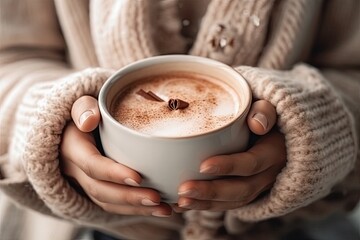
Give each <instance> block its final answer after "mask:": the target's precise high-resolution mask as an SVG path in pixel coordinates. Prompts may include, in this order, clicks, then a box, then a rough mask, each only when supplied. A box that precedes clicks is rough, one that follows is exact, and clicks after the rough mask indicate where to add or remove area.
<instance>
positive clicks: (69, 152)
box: [60, 96, 172, 217]
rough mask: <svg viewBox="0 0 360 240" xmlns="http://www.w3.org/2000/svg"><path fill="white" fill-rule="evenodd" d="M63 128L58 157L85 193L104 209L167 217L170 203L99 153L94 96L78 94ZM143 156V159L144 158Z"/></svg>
mask: <svg viewBox="0 0 360 240" xmlns="http://www.w3.org/2000/svg"><path fill="white" fill-rule="evenodd" d="M71 116H72V119H73V122H69V123H68V124H67V126H66V128H65V130H64V133H63V137H62V143H61V149H60V155H61V156H60V157H61V167H62V171H63V173H64V174H65V175H67V176H69V177H71V178H72V179H75V180H76V182H77V183H78V184H79V185H80V186H81V188H82V189H83V190H84V191H85V193H86V194H87V195H88V197H89V198H90V199H91V200H92V201H93V202H94V203H96V204H97V205H99V206H100V207H101V208H102V209H104V210H105V211H107V212H111V213H116V214H123V215H146V216H151V215H152V216H158V217H166V216H170V215H171V212H172V210H171V207H170V206H169V205H167V204H165V203H161V202H160V195H159V193H158V192H156V191H155V190H152V189H149V188H143V187H140V183H141V180H142V179H141V176H140V175H139V174H138V173H137V172H136V171H134V170H132V169H130V168H128V167H126V166H124V165H122V164H120V163H117V162H115V161H113V160H111V159H109V158H107V157H104V156H102V155H101V153H100V152H99V150H98V149H97V147H96V144H95V139H94V136H93V134H92V133H91V132H92V131H93V130H94V129H95V128H96V127H97V126H98V124H99V122H100V112H99V108H98V105H97V100H96V99H95V98H93V97H90V96H83V97H81V98H79V99H78V100H77V101H76V102H75V103H74V104H73V106H72V111H71ZM144 160H146V159H144Z"/></svg>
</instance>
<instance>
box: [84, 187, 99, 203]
mask: <svg viewBox="0 0 360 240" xmlns="http://www.w3.org/2000/svg"><path fill="white" fill-rule="evenodd" d="M87 192H88V194H89V195H90V196H92V197H93V198H95V199H97V200H98V201H101V195H100V194H99V191H98V189H97V187H96V185H95V184H93V183H89V184H87Z"/></svg>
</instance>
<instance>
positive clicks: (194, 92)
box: [112, 72, 239, 137]
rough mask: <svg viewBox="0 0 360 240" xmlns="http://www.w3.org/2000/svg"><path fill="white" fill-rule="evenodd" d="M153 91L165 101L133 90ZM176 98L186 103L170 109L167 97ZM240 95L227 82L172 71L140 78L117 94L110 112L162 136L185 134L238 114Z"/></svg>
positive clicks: (207, 128)
mask: <svg viewBox="0 0 360 240" xmlns="http://www.w3.org/2000/svg"><path fill="white" fill-rule="evenodd" d="M140 89H143V90H144V91H152V92H154V93H155V94H156V95H157V96H159V97H160V98H162V99H163V100H164V102H157V101H151V100H147V99H145V98H144V97H142V96H140V95H138V94H136V92H138V91H139V90H140ZM170 98H179V99H182V100H184V101H186V102H188V103H189V107H187V108H186V109H181V110H170V109H169V108H168V107H167V101H168V100H169V99H170ZM238 109H239V97H238V95H237V94H236V92H235V90H234V89H232V88H231V87H230V86H228V85H227V84H225V83H223V82H221V81H219V80H216V79H214V78H211V77H207V76H204V75H200V74H195V73H186V72H172V73H168V74H163V75H158V76H151V77H148V78H146V79H141V80H139V81H137V82H135V83H134V84H132V85H130V86H129V87H128V88H127V89H126V90H125V91H124V92H122V93H121V94H120V96H119V97H118V99H117V102H116V103H115V105H114V108H113V110H112V115H113V116H114V118H115V119H116V120H117V121H119V122H120V123H121V124H123V125H125V126H127V127H129V128H132V129H134V130H137V131H139V132H142V133H145V134H149V135H153V136H162V137H184V136H190V135H197V134H201V133H205V132H209V131H212V130H215V129H218V128H221V127H222V126H224V125H226V124H227V123H229V122H230V121H232V120H233V119H234V118H235V117H236V116H237V115H238Z"/></svg>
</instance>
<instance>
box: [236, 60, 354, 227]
mask: <svg viewBox="0 0 360 240" xmlns="http://www.w3.org/2000/svg"><path fill="white" fill-rule="evenodd" d="M236 70H237V71H238V72H239V73H240V74H242V75H243V76H244V78H245V79H246V80H247V81H248V83H249V84H250V86H251V89H252V91H253V95H254V97H255V98H258V99H265V100H267V101H269V102H271V103H272V104H273V105H274V106H275V108H276V112H277V114H278V121H277V125H278V127H279V129H280V131H281V132H282V133H283V134H284V135H285V144H286V149H287V164H286V166H285V167H284V168H283V170H282V171H281V173H280V174H279V175H278V176H277V179H276V182H275V184H274V186H273V188H272V189H271V191H270V193H269V194H268V195H267V196H265V197H263V198H261V199H259V200H257V201H255V202H253V203H251V204H249V205H247V206H244V207H241V208H239V209H236V210H232V211H229V213H230V215H232V216H233V217H237V218H238V219H240V220H243V221H259V220H263V219H268V218H272V217H278V216H281V215H285V214H287V213H289V212H292V211H294V210H295V209H298V208H301V207H304V206H307V205H309V204H310V203H312V202H314V201H316V200H318V199H320V198H322V197H324V196H326V195H327V194H329V193H330V191H331V189H332V187H333V186H334V185H336V184H337V183H339V182H340V181H341V180H342V179H344V178H345V177H346V175H348V173H349V172H350V171H351V170H352V168H353V167H354V163H355V161H356V154H357V139H356V135H355V127H354V120H353V118H352V116H351V114H350V113H349V112H348V110H347V109H346V107H345V105H344V104H343V103H342V102H341V100H340V97H338V96H337V95H336V93H335V91H334V90H333V89H332V88H331V87H330V85H329V84H328V83H327V82H326V80H325V79H324V78H323V76H322V75H321V74H320V73H319V72H318V71H317V70H316V69H314V68H312V67H310V66H307V65H305V64H300V65H297V66H295V67H294V69H292V70H290V71H275V70H267V69H260V68H251V67H245V66H244V67H238V68H236Z"/></svg>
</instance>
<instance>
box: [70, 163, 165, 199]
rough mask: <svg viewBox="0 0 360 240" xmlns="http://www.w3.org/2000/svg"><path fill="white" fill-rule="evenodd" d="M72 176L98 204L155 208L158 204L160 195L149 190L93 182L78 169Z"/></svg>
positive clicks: (104, 182) (97, 181) (93, 180)
mask: <svg viewBox="0 0 360 240" xmlns="http://www.w3.org/2000/svg"><path fill="white" fill-rule="evenodd" d="M72 176H73V177H74V178H75V179H76V180H77V182H78V183H79V184H80V185H81V186H82V188H83V190H84V191H85V192H86V193H87V195H88V196H89V197H91V198H93V199H96V201H98V202H102V203H109V204H117V205H132V206H141V205H142V206H157V205H159V204H160V195H159V194H158V193H157V192H156V191H155V190H152V189H149V188H140V187H132V186H127V185H122V184H115V183H111V182H106V181H99V180H95V179H92V178H90V177H89V176H87V175H86V174H85V173H84V172H83V171H81V169H79V168H78V169H77V170H75V171H73V172H72Z"/></svg>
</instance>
